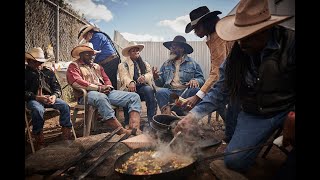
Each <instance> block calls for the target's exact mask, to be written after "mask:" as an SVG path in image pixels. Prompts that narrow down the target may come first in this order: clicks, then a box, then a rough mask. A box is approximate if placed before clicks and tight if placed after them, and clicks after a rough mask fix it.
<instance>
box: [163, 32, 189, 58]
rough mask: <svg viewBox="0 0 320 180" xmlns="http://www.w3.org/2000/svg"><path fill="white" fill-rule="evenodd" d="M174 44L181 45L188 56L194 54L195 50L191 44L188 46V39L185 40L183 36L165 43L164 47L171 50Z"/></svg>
mask: <svg viewBox="0 0 320 180" xmlns="http://www.w3.org/2000/svg"><path fill="white" fill-rule="evenodd" d="M172 43H178V44H180V45H181V46H182V47H183V48H184V52H185V53H187V54H191V53H192V52H193V48H192V47H191V46H190V45H189V44H187V41H186V38H184V37H183V36H180V35H178V36H176V37H174V38H173V40H172V41H167V42H164V43H163V45H164V46H165V47H166V48H167V49H169V50H170V47H171V44H172Z"/></svg>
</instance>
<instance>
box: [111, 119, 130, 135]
mask: <svg viewBox="0 0 320 180" xmlns="http://www.w3.org/2000/svg"><path fill="white" fill-rule="evenodd" d="M106 125H107V126H108V127H110V128H112V129H113V130H115V129H117V128H118V127H121V129H120V131H118V132H117V134H118V135H121V134H123V133H126V134H130V133H131V130H128V129H125V128H123V126H122V124H121V123H120V122H119V121H118V119H117V118H115V117H114V118H111V119H108V120H106Z"/></svg>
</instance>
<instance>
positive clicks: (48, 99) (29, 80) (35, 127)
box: [24, 47, 72, 149]
mask: <svg viewBox="0 0 320 180" xmlns="http://www.w3.org/2000/svg"><path fill="white" fill-rule="evenodd" d="M25 60H26V62H27V66H26V69H25V86H24V87H25V89H24V91H25V101H26V103H27V108H28V109H29V110H30V111H31V119H32V134H33V136H34V137H35V145H36V147H35V148H36V149H41V148H43V147H44V146H45V142H44V137H43V131H42V129H43V125H44V118H43V114H44V108H48V107H50V108H54V109H58V110H59V112H60V118H59V123H60V125H61V126H62V128H61V131H62V137H63V139H64V140H70V139H71V128H72V123H71V121H70V107H69V105H68V104H67V103H66V102H65V101H63V100H62V99H60V97H61V94H62V92H61V86H60V84H59V82H58V80H57V78H56V76H55V74H54V72H53V71H51V70H50V69H48V68H47V67H45V66H44V67H42V66H41V65H42V64H43V63H44V62H46V61H47V59H45V58H44V53H43V50H42V49H41V48H40V47H36V48H32V49H31V50H30V51H29V52H27V53H25Z"/></svg>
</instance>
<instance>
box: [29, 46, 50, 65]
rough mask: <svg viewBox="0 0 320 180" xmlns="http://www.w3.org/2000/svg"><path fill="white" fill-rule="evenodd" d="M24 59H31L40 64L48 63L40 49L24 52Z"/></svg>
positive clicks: (35, 48)
mask: <svg viewBox="0 0 320 180" xmlns="http://www.w3.org/2000/svg"><path fill="white" fill-rule="evenodd" d="M25 59H32V60H35V61H39V62H42V63H44V62H46V61H48V59H45V58H44V52H43V50H42V49H41V48H40V47H34V48H32V49H31V50H30V51H29V52H26V53H25Z"/></svg>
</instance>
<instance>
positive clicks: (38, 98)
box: [36, 95, 49, 104]
mask: <svg viewBox="0 0 320 180" xmlns="http://www.w3.org/2000/svg"><path fill="white" fill-rule="evenodd" d="M36 101H38V102H41V103H44V104H48V103H49V95H43V96H36Z"/></svg>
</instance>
